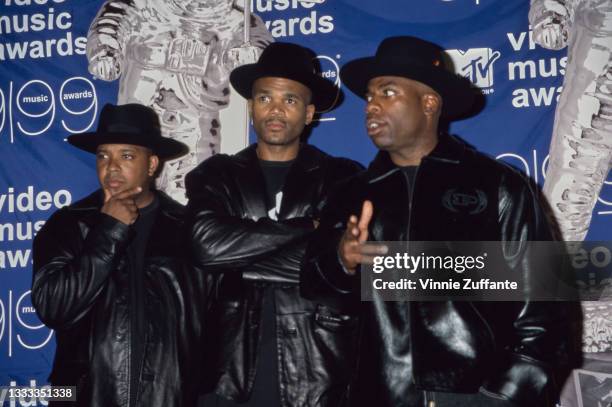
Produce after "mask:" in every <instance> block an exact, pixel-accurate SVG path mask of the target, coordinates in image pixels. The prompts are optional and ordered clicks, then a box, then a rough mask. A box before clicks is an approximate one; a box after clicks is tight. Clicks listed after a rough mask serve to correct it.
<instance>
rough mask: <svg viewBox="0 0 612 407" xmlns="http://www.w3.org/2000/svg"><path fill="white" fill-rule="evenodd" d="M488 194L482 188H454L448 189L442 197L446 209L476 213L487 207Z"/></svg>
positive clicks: (469, 213) (470, 213)
mask: <svg viewBox="0 0 612 407" xmlns="http://www.w3.org/2000/svg"><path fill="white" fill-rule="evenodd" d="M487 203H488V200H487V195H486V194H485V193H484V191H482V190H480V189H473V190H462V189H459V188H452V189H448V190H446V192H445V193H444V196H443V197H442V204H443V205H444V207H445V208H446V209H448V210H449V211H451V212H456V213H467V214H468V215H476V214H479V213H481V212H482V211H484V210H485V208H486V207H487Z"/></svg>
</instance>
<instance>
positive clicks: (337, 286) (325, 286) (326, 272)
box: [300, 182, 361, 306]
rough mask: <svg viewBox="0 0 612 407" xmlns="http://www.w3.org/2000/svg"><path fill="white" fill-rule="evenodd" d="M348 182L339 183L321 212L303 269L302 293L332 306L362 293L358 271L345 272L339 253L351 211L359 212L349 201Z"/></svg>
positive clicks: (307, 250)
mask: <svg viewBox="0 0 612 407" xmlns="http://www.w3.org/2000/svg"><path fill="white" fill-rule="evenodd" d="M347 184H348V182H343V183H342V184H340V185H338V187H337V188H336V189H335V191H334V193H332V194H331V195H330V197H329V200H328V202H327V204H326V205H325V207H324V208H323V210H322V212H321V219H320V224H319V227H318V228H317V230H316V231H315V233H314V234H313V236H312V238H311V239H310V240H309V242H308V246H307V249H306V254H305V256H304V261H303V262H302V268H301V271H300V293H301V294H302V296H304V297H305V298H308V299H310V300H313V301H317V302H320V303H323V304H326V305H330V306H337V305H338V303H342V302H344V301H346V299H347V298H349V297H352V296H354V295H358V294H359V278H358V277H357V276H358V275H359V273H356V274H355V275H354V276H351V275H349V274H348V273H346V271H345V270H344V267H343V266H342V264H341V262H340V258H339V256H338V245H339V243H340V239H341V237H342V234H343V233H344V230H345V229H346V222H347V221H348V218H349V216H350V215H351V214H353V213H355V214H358V212H355V211H356V210H357V208H352V207H350V203H347V202H346V196H349V195H347V194H346V191H348V190H352V189H350V188H351V187H350V186H348V185H347ZM353 195H354V194H353ZM347 204H348V206H347ZM359 204H361V203H360V202H359V203H358V205H359Z"/></svg>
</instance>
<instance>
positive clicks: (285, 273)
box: [243, 157, 363, 291]
mask: <svg viewBox="0 0 612 407" xmlns="http://www.w3.org/2000/svg"><path fill="white" fill-rule="evenodd" d="M329 163H330V165H329V166H328V167H327V170H326V175H325V178H326V180H327V181H328V182H329V184H328V187H327V188H323V190H324V191H325V192H323V194H322V196H320V197H319V204H318V206H317V208H316V209H315V210H314V212H315V213H316V214H315V215H314V217H315V218H318V220H319V222H320V224H319V227H318V228H317V229H318V230H317V231H316V232H314V234H309V235H307V236H306V237H305V238H302V239H300V240H298V241H296V242H294V243H292V244H290V245H288V246H286V247H284V248H282V249H280V250H278V251H277V252H275V253H273V254H272V255H270V256H267V257H266V258H264V259H262V260H260V261H257V262H255V263H254V264H252V265H251V266H250V267H249V270H248V271H247V272H245V273H244V274H243V277H244V278H245V279H251V280H263V281H271V282H280V283H294V284H297V283H300V282H301V279H302V277H303V276H300V273H301V270H302V264H303V263H304V256H305V254H306V249H307V247H308V246H309V243H310V241H311V239H312V238H313V236H314V237H316V236H325V237H326V239H325V241H326V242H327V240H328V239H329V238H330V237H331V235H330V234H329V233H327V231H324V232H323V233H321V230H323V229H325V225H324V224H322V223H321V219H322V217H324V216H328V215H325V214H324V213H323V212H324V209H323V208H327V209H328V210H327V211H328V212H330V210H329V209H330V208H333V207H335V205H336V204H337V203H332V205H328V204H327V200H328V199H330V198H332V196H333V195H334V192H329V191H336V190H337V186H338V185H339V183H340V182H341V181H342V180H345V179H348V178H350V177H351V176H353V175H355V174H356V173H358V172H360V171H361V170H363V166H362V165H361V164H359V163H357V162H356V161H353V160H349V159H346V158H337V157H336V158H331V159H330V161H329ZM309 282H310V283H312V284H315V282H314V281H310V280H309V281H307V282H306V283H307V286H309V285H310V284H308V283H309ZM318 283H319V282H317V283H316V284H317V285H318ZM307 291H308V290H307Z"/></svg>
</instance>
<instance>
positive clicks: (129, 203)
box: [100, 187, 142, 225]
mask: <svg viewBox="0 0 612 407" xmlns="http://www.w3.org/2000/svg"><path fill="white" fill-rule="evenodd" d="M103 190H104V205H103V206H102V209H101V210H100V212H102V213H105V214H107V215H109V216H112V217H113V218H115V219H117V220H118V221H119V222H122V223H124V224H126V225H131V224H133V223H134V222H136V219H138V207H137V206H136V200H135V198H136V196H137V195H138V194H139V193H140V192H142V188H141V187H134V188H130V189H126V190H125V191H121V192H117V193H116V194H113V193H112V192H111V191H110V190H109V189H107V188H103Z"/></svg>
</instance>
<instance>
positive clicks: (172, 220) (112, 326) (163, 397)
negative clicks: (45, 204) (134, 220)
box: [32, 191, 202, 407]
mask: <svg viewBox="0 0 612 407" xmlns="http://www.w3.org/2000/svg"><path fill="white" fill-rule="evenodd" d="M158 198H159V209H158V215H157V218H156V220H155V223H154V225H153V227H152V229H151V232H150V235H149V240H148V243H147V248H146V253H145V257H144V265H143V267H144V273H143V276H144V290H143V292H144V295H143V297H144V303H145V304H144V315H145V317H146V320H145V322H144V324H143V329H144V334H145V344H144V351H143V360H142V365H141V368H140V369H139V368H138V367H135V366H131V363H130V353H131V344H130V334H131V325H130V308H129V298H128V297H129V279H128V277H129V276H128V273H129V272H130V269H129V265H128V263H129V262H128V261H127V260H126V257H127V256H126V247H127V245H128V243H129V241H130V237H131V228H130V227H129V226H127V225H125V224H123V223H121V222H119V221H118V220H116V219H114V218H113V217H110V216H108V215H105V214H102V213H101V212H100V207H101V205H102V194H101V192H100V191H97V192H95V193H93V194H92V195H90V196H88V197H86V198H85V199H83V200H81V201H79V202H77V203H75V204H73V205H71V206H69V207H66V208H62V209H61V210H59V211H57V212H56V213H55V214H53V216H52V217H51V218H50V219H49V220H48V221H47V223H46V224H45V226H44V227H43V228H42V229H41V230H40V232H38V234H37V236H36V239H35V241H34V280H33V287H32V302H33V304H34V306H35V308H36V312H37V313H38V316H39V317H40V319H41V321H42V322H44V323H45V324H46V325H47V326H49V327H51V328H53V329H54V330H55V331H56V335H57V350H56V354H55V361H54V364H53V370H52V372H51V376H50V378H49V380H50V382H51V383H52V384H54V385H66V386H68V385H69V386H77V390H76V391H77V401H78V403H77V405H79V406H87V407H108V406H128V403H129V395H130V388H129V387H130V378H131V377H132V375H134V374H136V375H138V374H140V380H139V381H138V386H139V389H138V392H137V394H138V398H137V402H136V404H137V405H138V406H146V407H172V406H174V407H182V406H192V405H195V398H196V397H197V388H196V386H197V384H198V380H199V377H198V375H197V371H198V367H199V365H200V363H201V359H200V358H199V356H198V349H199V338H200V329H201V328H200V327H201V324H200V322H201V321H200V319H201V315H200V311H199V310H201V309H202V306H201V305H200V301H201V300H202V292H201V290H202V284H201V283H200V282H199V281H197V280H196V278H198V279H199V278H200V276H198V275H196V273H194V272H193V271H192V270H191V269H189V268H187V267H185V266H184V254H183V250H184V245H182V244H181V241H184V240H183V239H182V237H183V236H182V234H183V233H184V232H183V231H182V216H183V214H184V208H183V207H182V206H181V205H179V204H178V203H176V202H175V201H173V200H171V199H170V198H169V197H167V196H165V195H163V194H161V193H158ZM130 407H134V406H130Z"/></svg>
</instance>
